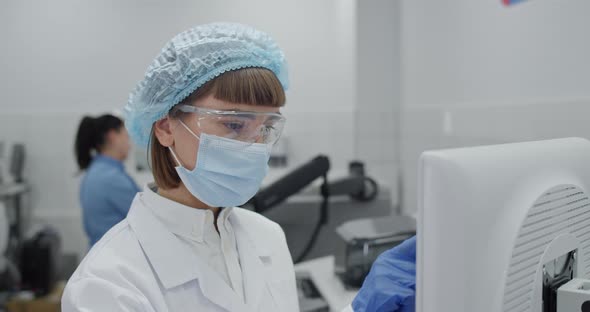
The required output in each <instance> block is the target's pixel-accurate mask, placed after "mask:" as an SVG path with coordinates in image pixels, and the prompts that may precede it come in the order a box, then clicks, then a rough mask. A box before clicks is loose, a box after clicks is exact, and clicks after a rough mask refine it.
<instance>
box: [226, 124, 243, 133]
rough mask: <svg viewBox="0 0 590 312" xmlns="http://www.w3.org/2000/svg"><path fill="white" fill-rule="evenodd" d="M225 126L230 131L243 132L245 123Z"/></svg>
mask: <svg viewBox="0 0 590 312" xmlns="http://www.w3.org/2000/svg"><path fill="white" fill-rule="evenodd" d="M224 126H226V127H227V128H228V129H231V130H234V131H238V130H242V128H244V123H241V122H225V123H224Z"/></svg>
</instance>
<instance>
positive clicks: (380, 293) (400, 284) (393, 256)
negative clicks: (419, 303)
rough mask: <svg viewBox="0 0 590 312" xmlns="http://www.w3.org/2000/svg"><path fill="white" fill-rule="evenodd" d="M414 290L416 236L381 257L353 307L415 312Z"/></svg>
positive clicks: (386, 311)
mask: <svg viewBox="0 0 590 312" xmlns="http://www.w3.org/2000/svg"><path fill="white" fill-rule="evenodd" d="M415 289H416V237H412V238H410V239H408V240H406V241H404V242H403V243H402V244H400V245H398V246H397V247H395V248H393V249H390V250H388V251H386V252H384V253H382V254H381V255H379V257H378V258H377V260H375V263H374V264H373V267H372V268H371V271H370V272H369V275H368V276H367V278H366V279H365V282H364V283H363V287H361V289H360V290H359V292H358V294H357V296H356V297H355V298H354V300H353V301H352V307H353V309H354V311H375V312H389V311H395V312H414V311H415V301H416V298H415V296H416V292H415ZM439 311H452V310H439ZM474 311H476V310H474Z"/></svg>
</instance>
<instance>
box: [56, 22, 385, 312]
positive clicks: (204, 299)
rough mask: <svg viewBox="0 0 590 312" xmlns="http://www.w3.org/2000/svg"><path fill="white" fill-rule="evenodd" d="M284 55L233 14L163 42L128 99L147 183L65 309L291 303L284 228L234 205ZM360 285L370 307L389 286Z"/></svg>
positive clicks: (253, 187)
mask: <svg viewBox="0 0 590 312" xmlns="http://www.w3.org/2000/svg"><path fill="white" fill-rule="evenodd" d="M285 64H286V63H285V59H284V55H283V53H282V51H281V50H280V49H279V48H278V47H277V45H276V44H275V43H274V41H273V40H272V39H271V38H270V37H269V36H268V35H266V34H265V33H262V32H260V31H258V30H255V29H253V28H250V27H248V26H244V25H240V24H229V23H215V24H208V25H203V26H198V27H195V28H192V29H190V30H188V31H185V32H183V33H181V34H179V35H177V36H176V37H174V38H173V39H172V40H171V41H170V42H169V43H168V44H167V45H166V46H165V47H164V48H163V50H162V52H161V53H160V55H159V56H158V57H156V59H155V60H154V62H153V63H152V64H151V66H150V67H149V68H148V70H147V72H146V75H145V78H144V79H143V80H142V81H141V82H140V83H139V84H138V86H137V87H136V89H135V90H134V91H133V92H132V93H131V95H130V98H129V102H128V104H127V106H126V107H125V112H126V126H127V128H128V129H129V132H130V134H131V136H132V138H133V139H134V140H135V141H136V143H138V144H140V145H144V146H149V151H150V157H151V165H152V171H153V175H154V179H155V183H153V184H148V185H147V186H146V187H145V189H144V190H143V192H141V193H139V194H138V195H137V196H136V197H135V199H134V201H133V204H132V205H131V209H130V211H129V214H128V215H127V218H126V219H125V220H123V221H122V222H121V223H119V224H118V225H116V226H115V227H114V228H112V229H111V230H110V231H109V232H108V233H107V234H106V235H105V236H103V238H102V239H101V240H100V241H99V242H98V243H97V244H96V245H95V246H94V247H93V248H92V249H91V250H90V252H89V254H88V255H87V256H86V258H85V259H84V260H83V261H82V263H81V264H80V266H79V267H78V269H77V270H76V272H75V273H74V275H73V276H72V277H71V279H70V280H69V281H68V284H67V286H66V289H65V293H64V295H63V298H62V311H65V312H70V311H158V312H165V311H240V312H242V311H273V312H274V311H287V312H289V311H293V312H295V311H299V308H298V296H297V290H296V283H295V274H294V268H293V262H292V259H291V255H290V253H289V250H288V247H287V243H286V240H285V235H284V233H283V231H282V229H281V228H280V226H279V225H277V224H276V223H274V222H272V221H270V220H268V219H266V218H265V217H263V216H261V215H258V214H256V213H254V212H251V211H247V210H244V209H241V208H236V206H240V205H242V204H244V203H246V202H247V201H248V200H249V199H250V198H251V197H252V196H254V195H255V193H256V192H257V191H258V189H259V187H260V184H261V181H262V179H263V178H264V176H265V175H266V173H267V170H268V159H269V157H270V149H271V147H272V146H273V144H274V143H275V142H276V141H277V140H278V138H279V136H280V134H281V131H282V128H283V125H284V123H285V118H284V117H283V116H282V115H281V114H280V107H281V106H283V105H284V103H285V93H284V90H285V89H286V88H287V85H288V82H287V72H286V65H285ZM388 259H389V258H388ZM385 267H388V265H387V264H386V265H385ZM380 271H383V270H380ZM385 271H387V270H385ZM373 276H375V277H377V278H378V279H379V278H380V276H381V274H373ZM368 284H369V285H368V286H367V287H364V289H365V290H364V291H363V292H362V293H363V294H364V295H362V296H359V298H361V299H362V300H360V301H359V302H360V303H359V304H358V305H357V306H358V307H359V309H356V308H355V310H357V311H378V310H377V309H373V308H372V307H374V306H375V305H374V302H376V301H375V300H373V295H374V294H378V293H383V292H382V291H380V290H376V288H375V287H374V286H375V285H382V286H388V284H383V283H381V284H380V283H374V282H370V283H368ZM387 288H388V291H389V290H391V288H390V287H387ZM381 289H382V287H381ZM393 289H395V288H393ZM353 306H354V304H353ZM349 308H350V307H349ZM379 311H386V310H381V309H379ZM391 311H394V310H391Z"/></svg>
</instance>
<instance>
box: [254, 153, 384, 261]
mask: <svg viewBox="0 0 590 312" xmlns="http://www.w3.org/2000/svg"><path fill="white" fill-rule="evenodd" d="M359 165H360V166H364V165H363V164H362V163H361V162H352V163H351V166H350V168H353V169H354V170H352V169H351V171H350V172H351V173H350V176H348V177H345V178H341V179H339V180H336V181H334V182H329V181H328V171H329V170H330V160H329V159H328V157H326V156H323V155H320V156H317V157H315V158H313V159H312V160H310V161H309V162H307V163H306V164H303V165H301V166H300V167H298V168H296V169H295V170H293V171H292V172H290V173H288V174H287V175H285V176H284V177H282V178H280V179H279V180H277V181H276V182H274V183H273V184H271V185H270V186H268V187H266V188H264V189H262V190H260V191H259V192H258V193H257V194H256V195H255V196H254V197H253V198H252V199H250V201H248V203H247V205H246V207H250V208H251V209H252V210H254V211H256V212H259V213H263V212H265V211H267V210H269V209H271V208H273V207H275V206H277V205H279V204H280V203H282V202H283V201H285V200H286V199H287V198H289V197H290V196H292V195H294V194H296V193H298V192H299V191H301V190H302V189H304V188H305V187H307V186H308V185H309V184H311V183H312V182H314V181H315V180H316V179H318V178H322V179H323V183H322V186H321V187H320V193H321V195H322V202H321V204H320V217H319V220H318V222H317V224H316V226H315V227H314V230H313V231H312V234H311V236H310V239H309V240H308V243H307V244H306V246H305V247H304V249H303V251H302V252H301V253H300V254H299V255H298V256H297V257H295V258H294V259H295V263H298V262H300V261H302V260H303V259H304V258H305V257H306V256H307V254H308V253H309V252H310V251H311V248H313V246H314V244H315V242H316V240H317V237H318V235H319V232H320V230H321V228H322V226H323V225H325V224H327V222H328V205H329V198H330V196H338V195H348V196H350V197H351V198H353V199H356V200H363V201H368V200H373V199H375V198H376V197H377V193H378V187H377V183H376V182H375V180H373V179H371V178H370V177H367V176H365V175H364V169H362V170H359V168H358V167H359Z"/></svg>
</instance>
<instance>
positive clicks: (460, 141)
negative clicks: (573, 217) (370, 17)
mask: <svg viewBox="0 0 590 312" xmlns="http://www.w3.org/2000/svg"><path fill="white" fill-rule="evenodd" d="M402 10H403V17H402V19H403V21H402V38H403V39H402V47H403V54H402V64H403V87H402V94H403V114H402V121H403V131H402V133H403V134H402V149H403V155H402V164H403V166H404V181H405V183H404V186H405V192H404V198H405V200H404V211H405V212H406V213H412V212H414V211H415V209H416V207H415V203H416V200H415V197H416V174H417V160H418V156H419V154H420V153H421V152H422V151H424V150H426V149H432V148H440V147H452V146H463V145H479V144H490V143H504V142H513V141H525V140H537V139H546V138H555V137H563V136H582V137H590V123H589V122H588V117H587V116H588V115H589V113H590V105H589V104H590V62H588V55H590V41H588V40H587V38H588V30H589V29H590V20H589V19H588V14H587V13H588V12H590V2H589V1H586V0H570V1H555V0H530V1H526V2H524V3H522V4H519V5H515V6H511V7H505V6H504V5H502V3H501V1H500V0H491V1H472V0H450V1H415V0H403V1H402Z"/></svg>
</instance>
